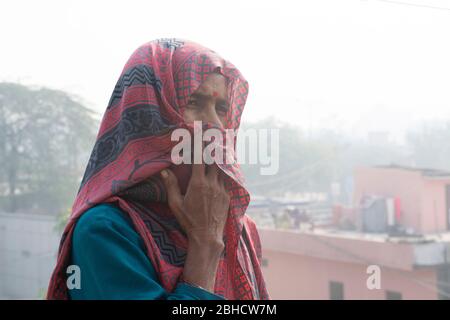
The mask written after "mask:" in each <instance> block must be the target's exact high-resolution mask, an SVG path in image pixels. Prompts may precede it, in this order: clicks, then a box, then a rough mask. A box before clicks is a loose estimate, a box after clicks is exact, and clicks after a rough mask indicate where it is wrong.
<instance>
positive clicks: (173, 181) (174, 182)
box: [161, 169, 183, 211]
mask: <svg viewBox="0 0 450 320" xmlns="http://www.w3.org/2000/svg"><path fill="white" fill-rule="evenodd" d="M161 177H162V180H163V183H164V185H165V187H166V190H167V197H168V202H169V206H170V207H171V209H172V210H174V211H178V209H180V208H181V206H182V203H183V196H182V195H181V191H180V187H179V185H178V179H177V177H176V176H175V175H174V174H173V172H172V171H171V170H169V169H164V170H162V171H161Z"/></svg>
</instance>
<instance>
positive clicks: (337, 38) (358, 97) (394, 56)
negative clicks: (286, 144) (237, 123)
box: [0, 0, 450, 138]
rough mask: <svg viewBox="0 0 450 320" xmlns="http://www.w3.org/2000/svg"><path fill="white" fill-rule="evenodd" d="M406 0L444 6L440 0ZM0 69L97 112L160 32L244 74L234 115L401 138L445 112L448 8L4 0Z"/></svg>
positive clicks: (322, 1)
mask: <svg viewBox="0 0 450 320" xmlns="http://www.w3.org/2000/svg"><path fill="white" fill-rule="evenodd" d="M407 3H411V4H419V5H429V6H436V7H442V8H450V1H445V0H423V1H413V0H410V1H408V2H407ZM1 6H2V8H1V10H0V33H1V53H0V57H1V59H0V80H8V81H20V82H21V83H24V84H36V85H46V86H50V87H52V88H57V89H63V90H66V91H69V92H71V93H75V94H78V95H80V96H81V97H82V98H83V99H85V100H86V102H87V104H88V106H90V107H92V108H93V109H94V110H96V111H98V112H103V110H104V108H105V106H106V103H107V101H108V99H109V96H110V94H111V92H112V89H113V87H114V85H115V82H116V80H117V78H118V76H119V74H120V72H121V70H122V68H123V65H124V63H125V62H126V60H127V59H128V57H129V55H130V54H131V53H132V51H133V50H134V49H135V48H136V47H138V46H139V45H141V44H142V43H144V42H147V41H149V40H152V39H154V38H159V37H184V38H188V39H192V40H194V41H197V42H199V43H202V44H204V45H206V46H208V47H211V48H213V49H214V50H216V51H217V52H219V53H220V54H222V55H223V56H224V57H225V58H226V59H229V60H230V61H232V62H233V63H234V64H235V65H236V66H237V67H238V68H240V70H241V71H242V73H243V74H244V75H245V76H246V78H247V79H248V81H249V83H250V86H251V93H250V96H249V100H248V104H247V107H246V110H245V113H244V118H243V119H244V121H250V120H258V119H262V118H265V117H267V116H272V115H275V116H276V117H277V118H279V119H281V120H285V121H288V122H291V123H293V124H297V125H301V126H302V127H304V128H315V127H327V128H329V127H333V128H336V129H339V130H342V131H347V132H350V131H351V132H352V134H357V135H361V134H364V133H365V132H367V130H386V131H389V132H390V133H391V134H392V137H393V138H394V137H395V138H401V137H402V133H403V132H404V130H405V129H406V128H407V127H409V126H411V125H412V124H413V123H414V122H415V121H417V120H421V119H425V118H427V119H428V118H438V119H441V118H447V117H449V116H450V110H449V108H448V106H449V105H450V95H449V93H448V90H449V88H450V59H449V57H450V41H448V31H449V30H450V10H445V9H436V8H427V7H420V6H411V5H402V4H397V3H390V2H385V1H376V0H367V1H362V0H339V1H335V0H334V1H333V0H315V1H265V0H263V1H235V0H231V1H196V0H192V1H171V2H164V1H133V0H130V1H127V2H119V1H47V0H44V1H20V0H19V1H3V2H2V5H1Z"/></svg>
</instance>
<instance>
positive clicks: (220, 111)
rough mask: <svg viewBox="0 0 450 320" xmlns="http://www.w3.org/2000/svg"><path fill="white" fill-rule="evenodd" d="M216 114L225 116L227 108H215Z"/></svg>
mask: <svg viewBox="0 0 450 320" xmlns="http://www.w3.org/2000/svg"><path fill="white" fill-rule="evenodd" d="M216 110H217V112H218V113H222V114H226V113H227V112H228V108H227V107H226V106H221V105H219V106H217V109H216Z"/></svg>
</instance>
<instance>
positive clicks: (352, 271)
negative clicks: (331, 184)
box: [263, 250, 438, 300]
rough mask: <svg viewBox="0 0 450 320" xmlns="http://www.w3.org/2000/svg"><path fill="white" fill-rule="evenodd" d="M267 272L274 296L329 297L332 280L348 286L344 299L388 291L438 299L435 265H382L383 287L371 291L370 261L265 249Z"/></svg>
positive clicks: (382, 295)
mask: <svg viewBox="0 0 450 320" xmlns="http://www.w3.org/2000/svg"><path fill="white" fill-rule="evenodd" d="M263 257H264V259H265V261H266V263H267V266H264V267H263V273H264V277H265V280H266V284H267V288H268V290H269V294H270V295H271V298H272V299H308V300H310V299H314V300H315V299H325V300H326V299H329V282H330V281H338V282H342V283H343V285H344V299H346V300H352V299H355V300H356V299H362V300H368V299H374V300H383V299H386V290H390V291H396V292H400V293H401V294H402V298H403V299H408V300H409V299H411V300H414V299H426V300H429V299H430V300H431V299H437V298H438V293H437V289H436V272H435V270H434V269H432V268H427V269H422V270H414V271H404V270H401V271H400V270H395V269H391V268H381V288H380V289H375V290H369V289H368V288H367V285H366V282H367V278H368V276H369V275H368V274H367V273H366V272H367V267H368V265H366V264H356V263H344V262H337V261H331V260H326V259H320V258H313V257H308V256H302V255H295V254H290V253H284V252H279V251H271V250H263Z"/></svg>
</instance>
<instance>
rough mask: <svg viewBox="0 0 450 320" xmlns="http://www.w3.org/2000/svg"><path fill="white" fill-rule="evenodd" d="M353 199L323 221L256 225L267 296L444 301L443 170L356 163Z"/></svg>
mask: <svg viewBox="0 0 450 320" xmlns="http://www.w3.org/2000/svg"><path fill="white" fill-rule="evenodd" d="M353 199H354V204H353V206H352V207H350V208H338V207H336V208H335V210H334V211H335V212H334V213H335V216H334V219H333V224H332V225H330V226H328V227H320V228H314V229H313V230H312V231H311V230H309V231H308V230H306V231H299V230H275V229H270V228H260V235H261V240H262V245H263V272H264V275H265V278H266V282H267V285H268V289H269V292H270V294H271V296H272V298H274V299H450V267H449V266H450V264H449V263H450V232H449V225H450V224H449V214H448V213H450V173H449V172H443V171H439V170H433V169H417V168H408V167H400V166H395V165H390V166H378V167H358V168H356V169H355V170H354V197H353ZM383 199H384V200H383ZM375 204H377V205H375ZM344 222H345V223H344ZM348 226H353V227H352V228H350V227H348ZM352 229H353V230H352ZM374 270H375V271H376V270H379V271H380V272H379V274H378V272H374ZM378 276H379V277H378ZM374 277H378V278H374ZM374 279H378V280H379V284H380V286H379V288H373V280H374ZM368 282H369V285H368Z"/></svg>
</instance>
